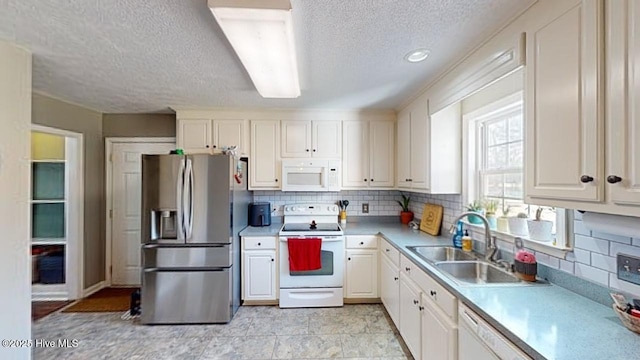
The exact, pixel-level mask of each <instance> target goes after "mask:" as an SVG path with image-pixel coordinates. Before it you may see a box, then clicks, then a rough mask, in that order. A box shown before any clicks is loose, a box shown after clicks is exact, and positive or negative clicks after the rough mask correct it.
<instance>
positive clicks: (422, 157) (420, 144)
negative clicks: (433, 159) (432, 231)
mask: <svg viewBox="0 0 640 360" xmlns="http://www.w3.org/2000/svg"><path fill="white" fill-rule="evenodd" d="M427 116H428V109H427V100H426V98H425V97H424V96H422V97H420V98H419V99H417V100H416V103H415V106H414V107H413V109H412V111H411V134H410V136H409V137H408V138H407V139H410V142H411V156H410V158H411V187H412V188H413V189H418V190H426V189H427V159H428V158H429V152H428V150H427V149H428V145H429V143H430V142H431V141H430V139H429V137H428V135H427V120H428V118H427ZM438 135H439V134H436V136H438ZM398 139H400V138H398ZM451 141H453V139H451ZM398 145H399V144H398Z"/></svg>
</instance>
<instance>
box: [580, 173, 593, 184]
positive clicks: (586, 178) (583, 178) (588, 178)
mask: <svg viewBox="0 0 640 360" xmlns="http://www.w3.org/2000/svg"><path fill="white" fill-rule="evenodd" d="M592 181H593V177H591V176H589V175H582V176H580V182H582V183H583V184H586V183H590V182H592Z"/></svg>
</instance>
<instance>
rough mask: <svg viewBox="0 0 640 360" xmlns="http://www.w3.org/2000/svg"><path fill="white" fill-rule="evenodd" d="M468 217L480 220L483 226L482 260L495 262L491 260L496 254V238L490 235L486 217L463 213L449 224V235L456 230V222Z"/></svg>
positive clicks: (474, 213) (473, 213) (467, 212)
mask: <svg viewBox="0 0 640 360" xmlns="http://www.w3.org/2000/svg"><path fill="white" fill-rule="evenodd" d="M470 215H473V216H477V217H479V218H480V219H482V223H483V224H484V236H485V241H484V258H485V260H487V261H489V262H496V260H495V259H494V258H493V257H494V256H495V254H496V251H498V247H497V246H496V237H495V236H492V235H491V229H490V228H489V221H488V220H487V218H486V217H484V215H482V214H479V213H477V212H473V211H466V212H463V213H462V214H460V215H459V216H458V217H457V218H456V219H455V220H454V221H453V223H452V224H451V228H450V229H449V233H451V234H454V233H455V229H456V224H457V223H458V221H460V220H461V219H462V218H464V217H466V216H470Z"/></svg>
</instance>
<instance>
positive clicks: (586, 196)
mask: <svg viewBox="0 0 640 360" xmlns="http://www.w3.org/2000/svg"><path fill="white" fill-rule="evenodd" d="M563 4H565V3H563ZM570 5H571V6H570V7H569V8H568V9H561V10H562V11H557V12H549V13H546V14H545V15H547V18H546V19H544V20H543V21H540V22H539V24H538V26H536V27H535V28H532V29H531V30H530V31H528V32H527V41H526V44H527V52H526V53H527V55H526V57H527V62H526V64H527V66H526V77H527V80H526V84H527V85H526V89H525V102H526V103H525V105H526V106H525V108H526V139H525V144H526V145H525V148H526V159H525V178H526V181H525V183H526V186H525V189H526V190H525V191H526V198H527V200H528V201H529V202H531V203H536V204H544V200H542V201H541V200H538V199H556V200H557V199H564V200H578V201H583V202H598V201H602V200H603V198H604V197H603V195H604V194H603V191H602V190H603V188H602V184H603V183H604V181H605V180H604V178H603V156H602V150H601V149H602V142H603V106H602V95H601V91H602V89H603V82H602V70H603V63H604V62H603V51H602V50H603V41H602V38H603V6H602V5H603V1H602V0H580V1H574V3H572V4H570Z"/></svg>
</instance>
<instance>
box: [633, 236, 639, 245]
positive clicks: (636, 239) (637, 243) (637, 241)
mask: <svg viewBox="0 0 640 360" xmlns="http://www.w3.org/2000/svg"><path fill="white" fill-rule="evenodd" d="M633 246H640V238H633Z"/></svg>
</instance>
